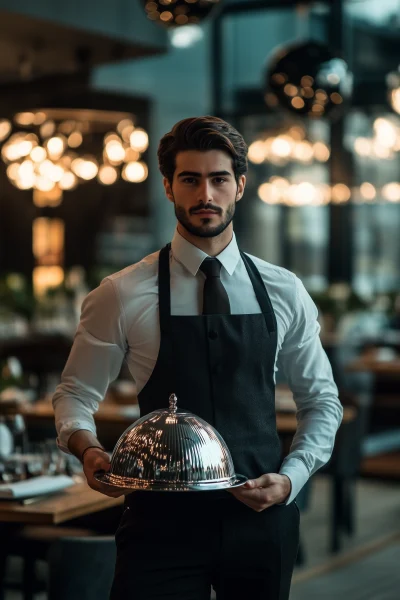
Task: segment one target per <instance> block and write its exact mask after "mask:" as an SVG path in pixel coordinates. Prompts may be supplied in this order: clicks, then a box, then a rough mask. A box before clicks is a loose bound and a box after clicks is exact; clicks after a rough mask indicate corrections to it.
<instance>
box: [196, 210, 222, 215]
mask: <svg viewBox="0 0 400 600" xmlns="http://www.w3.org/2000/svg"><path fill="white" fill-rule="evenodd" d="M193 214H194V215H217V214H218V213H217V212H215V210H197V211H196V212H194V213H193Z"/></svg>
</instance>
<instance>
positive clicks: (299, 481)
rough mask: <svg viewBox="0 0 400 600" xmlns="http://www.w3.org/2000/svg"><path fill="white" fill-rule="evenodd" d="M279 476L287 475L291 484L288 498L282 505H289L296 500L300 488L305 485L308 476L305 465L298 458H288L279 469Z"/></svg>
mask: <svg viewBox="0 0 400 600" xmlns="http://www.w3.org/2000/svg"><path fill="white" fill-rule="evenodd" d="M279 474H280V475H287V477H289V479H290V481H291V483H292V490H291V492H290V495H289V497H288V498H287V500H285V502H282V504H290V503H291V502H293V500H294V499H295V498H296V496H297V494H298V493H299V492H300V490H301V488H302V487H303V486H304V485H305V484H306V483H307V481H308V479H309V477H310V474H309V472H308V469H307V467H306V465H305V464H304V463H303V461H302V460H300V459H299V458H288V460H287V461H285V462H284V463H283V464H282V466H281V468H280V469H279Z"/></svg>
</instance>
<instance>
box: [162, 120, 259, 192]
mask: <svg viewBox="0 0 400 600" xmlns="http://www.w3.org/2000/svg"><path fill="white" fill-rule="evenodd" d="M185 150H200V151H203V152H206V151H207V150H222V151H224V152H226V153H227V154H229V155H230V156H231V158H232V163H233V172H234V174H235V179H236V181H238V179H239V177H240V175H245V174H246V173H247V151H248V150H247V144H246V142H245V141H244V139H243V137H242V136H241V135H240V133H239V132H238V131H236V129H235V128H234V127H232V125H230V124H229V123H227V122H226V121H223V120H222V119H219V118H218V117H210V116H206V117H190V118H189V119H183V121H179V123H176V125H174V126H173V128H172V129H171V131H170V132H169V133H166V134H165V135H164V136H163V137H162V138H161V140H160V143H159V146H158V165H159V168H160V171H161V173H162V175H163V176H164V177H166V178H167V179H168V181H169V182H170V183H172V179H173V177H174V173H175V169H176V160H175V159H176V155H177V154H178V152H184V151H185Z"/></svg>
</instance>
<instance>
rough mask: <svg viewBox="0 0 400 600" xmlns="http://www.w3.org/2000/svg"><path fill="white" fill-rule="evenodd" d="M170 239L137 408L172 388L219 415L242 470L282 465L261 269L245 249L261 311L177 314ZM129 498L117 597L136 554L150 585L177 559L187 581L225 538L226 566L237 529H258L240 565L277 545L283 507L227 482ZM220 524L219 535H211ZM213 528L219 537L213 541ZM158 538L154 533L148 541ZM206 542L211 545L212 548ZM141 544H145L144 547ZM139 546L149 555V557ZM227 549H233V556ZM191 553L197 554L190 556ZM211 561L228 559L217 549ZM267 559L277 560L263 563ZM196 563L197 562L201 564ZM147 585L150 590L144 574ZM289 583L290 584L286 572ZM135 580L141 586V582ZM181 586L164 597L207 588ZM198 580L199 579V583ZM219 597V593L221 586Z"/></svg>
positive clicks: (273, 330) (165, 396)
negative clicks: (151, 360) (256, 506)
mask: <svg viewBox="0 0 400 600" xmlns="http://www.w3.org/2000/svg"><path fill="white" fill-rule="evenodd" d="M170 248H171V245H170V244H168V245H167V246H166V247H165V248H163V249H162V250H161V251H160V255H159V280H158V289H159V320H160V332H161V339H160V349H159V354H158V358H157V362H156V365H155V368H154V370H153V373H152V375H151V377H150V379H149V380H148V382H147V383H146V385H145V386H144V388H143V389H142V391H141V392H140V394H139V396H138V400H139V405H140V414H141V416H143V415H145V414H148V413H150V412H151V411H153V410H156V409H165V408H167V407H168V400H169V396H170V394H171V393H175V394H176V396H177V398H178V409H179V410H184V409H186V410H188V411H191V412H193V413H194V414H196V415H198V416H199V417H201V418H202V419H204V420H205V421H207V422H208V423H210V424H211V425H213V426H214V427H215V428H216V429H217V431H218V432H219V433H220V434H221V435H222V437H223V439H224V440H225V442H226V443H227V445H228V448H229V450H230V452H231V455H232V459H233V464H234V467H235V471H236V473H240V474H242V475H245V476H247V477H248V478H258V477H260V476H261V475H262V474H264V473H277V472H278V471H279V467H280V464H281V448H280V440H279V437H278V433H277V429H276V415H275V384H274V365H275V354H276V349H277V324H276V318H275V313H274V310H273V307H272V304H271V301H270V298H269V296H268V292H267V290H266V288H265V286H264V283H263V281H262V279H261V276H260V273H259V272H258V270H257V268H256V267H255V265H254V263H253V262H252V261H251V260H250V258H249V257H248V256H247V255H245V254H244V253H241V258H242V260H243V262H244V264H245V266H246V269H247V272H248V274H249V277H250V280H251V283H252V285H253V288H254V292H255V295H256V298H257V300H258V303H259V305H260V309H261V312H260V313H258V314H236V315H235V314H234V315H198V316H197V315H196V316H172V315H171V292H170ZM224 500H226V501H224ZM239 505H240V506H239ZM126 507H127V510H126V511H125V515H124V517H123V519H122V524H121V526H120V528H119V530H118V532H117V536H116V539H117V548H118V559H117V568H116V576H115V580H114V587H113V592H114V593H113V595H112V598H113V599H114V598H115V599H118V600H120V599H121V600H122V598H124V599H125V598H128V597H129V598H130V596H129V594H128V593H127V592H124V591H123V590H127V589H128V588H129V583H128V581H129V573H128V570H129V565H130V564H132V563H134V564H135V565H136V568H138V564H139V563H140V564H141V565H142V567H141V572H142V578H141V580H142V581H145V580H146V581H147V584H146V585H148V584H149V582H152V583H154V581H156V580H157V576H158V574H160V573H161V571H162V567H164V568H165V569H166V572H167V573H168V574H169V575H167V576H166V580H169V577H170V574H171V573H173V572H179V569H182V568H183V567H182V564H181V563H179V567H178V566H177V563H176V562H174V561H175V560H179V561H182V560H183V561H184V563H185V565H186V567H185V568H183V570H184V574H182V573H181V575H179V576H177V581H178V585H181V584H182V585H184V583H183V582H185V581H189V579H190V578H189V576H188V575H187V572H186V571H185V569H189V570H190V568H192V567H193V564H194V566H195V567H196V564H197V563H196V561H197V562H199V563H201V562H202V560H203V558H202V557H203V556H204V555H209V554H210V552H211V554H212V553H213V552H214V551H215V549H216V548H219V549H220V550H221V549H222V548H225V549H224V550H223V552H222V554H223V556H224V557H225V558H223V559H222V561H224V560H226V566H227V568H228V569H229V568H230V565H232V564H234V562H235V559H236V556H237V552H236V550H234V548H235V547H236V544H239V545H243V544H242V543H241V541H240V538H242V539H243V535H244V536H248V535H249V532H250V531H251V530H252V531H253V533H252V534H251V535H252V537H251V544H248V545H249V546H250V545H251V546H252V547H253V552H250V553H249V552H247V553H246V557H245V558H244V562H246V561H248V564H246V565H245V566H244V567H243V568H244V569H245V570H246V572H247V573H251V569H252V568H253V566H254V564H255V563H257V561H259V558H258V557H260V556H261V557H262V556H263V555H266V546H270V547H275V548H276V538H277V537H278V538H279V536H280V533H279V531H277V528H278V525H277V523H278V521H279V518H277V515H276V511H278V512H279V509H280V508H282V507H271V509H268V510H267V511H264V512H263V513H256V512H255V511H253V510H252V509H249V507H247V506H245V505H244V504H242V503H241V502H239V501H238V500H236V499H235V498H234V497H233V496H232V495H231V494H229V493H228V492H226V491H222V492H221V491H217V492H213V491H211V492H197V493H196V492H192V493H190V492H189V493H188V492H175V493H174V492H144V491H143V492H134V493H133V494H130V495H129V496H127V498H126ZM221 507H222V508H221ZM283 508H285V509H286V507H283ZM273 509H274V510H275V512H274V510H273ZM290 510H291V511H292V510H293V509H292V508H291V509H290ZM268 511H269V512H268ZM294 511H295V512H294V513H291V514H292V518H291V519H289V521H290V524H288V527H289V526H290V528H291V529H290V531H292V530H293V526H294V528H295V529H296V528H298V511H297V508H296V509H294ZM280 512H282V511H280ZM267 513H268V514H267ZM285 514H286V513H285ZM193 515H196V522H197V525H196V530H192V528H191V527H189V528H187V531H186V533H185V536H184V537H183V538H182V536H181V537H179V538H178V539H182V540H183V542H182V543H186V545H184V546H182V543H181V542H179V544H180V545H179V544H178V542H177V538H175V537H174V531H175V530H173V531H171V530H170V528H169V526H170V523H169V521H170V518H171V517H172V518H173V519H174V518H176V519H178V521H179V520H180V521H179V522H180V523H182V522H183V523H185V521H188V522H189V523H190V522H191V521H192V519H193ZM259 515H264V516H263V517H260V516H259ZM221 519H222V520H221ZM229 519H230V520H229ZM262 521H264V522H265V523H267V521H268V524H265V525H261V523H262ZM286 521H287V518H286ZM293 521H295V523H294V522H293ZM228 523H230V524H228ZM260 525H261V526H260ZM197 527H199V528H200V530H202V531H203V532H204V536H203V541H204V544H205V546H204V547H203V551H200V548H202V541H199V536H198V535H197V534H196V531H197ZM241 528H242V530H241ZM164 529H165V531H164ZM179 529H180V526H179V527H178V530H179ZM267 529H268V530H271V529H273V530H274V532H273V537H274V541H273V543H269V541H270V540H269V538H268V536H270V537H271V534H270V533H268V532H267ZM241 531H242V533H243V535H242V533H240V532H241ZM293 531H294V530H293ZM206 532H207V533H206ZM224 532H225V533H224ZM232 532H233V533H232ZM217 534H218V536H219V537H218V539H217V538H215V539H214V536H215V535H217ZM191 535H193V539H192V538H191ZM232 535H233V536H234V537H233V538H232ZM283 535H284V537H285V539H287V538H288V537H290V536H288V534H287V531H285V532H284V534H283ZM235 536H236V537H235ZM266 536H267V537H266ZM211 538H213V539H214V541H213V542H211ZM222 538H224V542H223V541H222ZM294 538H296V535H294ZM152 539H153V540H154V541H153V542H152V541H150V540H152ZM133 540H134V541H133ZM176 544H178V545H176ZM296 544H297V538H296V540H294V546H293V545H292V546H293V547H294V550H293V552H292V551H291V552H290V553H289V554H290V556H289V557H288V561H289V563H290V564H289V568H287V567H281V566H279V568H274V569H272V570H273V571H274V577H275V578H277V584H276V586H277V587H276V589H277V590H278V589H280V588H281V583H280V581H281V579H282V574H281V571H282V569H283V570H286V571H288V573H289V575H288V577H289V579H288V577H286V579H287V581H289V582H290V576H291V571H292V568H293V563H294V558H295V554H296V551H297V546H296ZM209 546H211V547H212V548H213V549H212V550H210V549H209ZM138 548H141V551H140V552H139V551H138V550H137V549H138ZM144 549H146V550H144ZM142 551H144V552H145V555H146V559H143V560H142V558H143V557H142ZM231 552H233V554H234V556H230V553H231ZM279 553H281V554H282V552H281V549H280V550H279V549H278V554H279ZM192 554H193V557H192V558H193V560H192V562H190V561H191V558H190V556H191V555H192ZM128 555H129V556H128ZM147 555H148V556H147ZM189 555H190V556H189ZM254 556H255V558H252V557H254ZM210 560H211V559H210ZM274 560H275V558H274ZM158 561H159V562H158ZM170 561H172V562H170ZM185 561H186V562H185ZM187 561H189V563H190V565H191V566H190V567H189V563H188V562H187ZM192 563H193V564H192ZM213 564H219V565H221V564H222V563H221V559H220V558H218V557H217V556H216V555H215V559H214V558H213ZM269 564H271V561H269ZM280 564H281V563H279V565H280ZM167 565H168V567H167ZM153 567H154V569H153ZM210 568H211V567H210ZM213 568H214V567H213ZM215 568H217V567H215ZM260 568H261V569H262V568H264V567H263V566H261V567H260ZM266 568H267V569H268V568H272V567H269V566H268V565H267V566H266ZM194 570H195V571H196V572H197V570H196V568H195V569H194ZM143 573H147V575H146V576H145V575H143ZM160 577H161V575H160ZM162 577H163V578H164V575H162ZM166 580H164V579H161V580H160V586H161V590H163V589H164V587H163V586H165V585H167V584H166ZM227 580H231V576H229V577H226V578H225V579H224V580H223V581H227ZM222 585H224V583H222ZM274 585H275V584H274ZM143 586H144V587H143V590H145V584H143ZM268 586H269V587H268V593H269V595H270V596H269V597H271V598H273V597H275V596H274V592H272V591H271V590H272V588H271V587H270V584H268ZM285 586H286V588H287V587H288V583H287V582H286V584H285ZM286 588H285V589H286ZM134 589H135V591H136V593H137V594H139V590H138V587H137V585H135V586H134ZM157 589H158V588H157ZM179 589H180V590H181V591H180V592H179V593H178V592H176V594H177V595H176V596H175V595H174V593H175V591H171V590H170V591H169V592H166V594H167V595H166V596H165V597H168V598H170V597H171V598H175V597H176V598H181V597H182V599H184V600H189V599H190V598H192V597H193V598H194V599H195V600H197V599H198V598H203V596H201V595H193V596H192V593H191V592H190V590H189V588H188V589H183V588H179ZM196 589H200V587H199V585H197V584H196ZM257 589H260V588H257ZM274 589H275V588H274ZM173 590H175V588H173ZM260 591H262V590H261V589H260ZM147 593H149V595H146V594H147ZM161 593H163V592H161ZM198 593H200V592H198ZM141 594H142V595H140V594H139V595H138V598H139V597H140V598H142V597H143V598H146V599H147V598H153V597H154V598H158V597H160V598H161V597H163V596H162V595H161V596H159V595H157V594H158V592H157V594H155V595H154V596H153V595H151V593H150V592H145V591H142V592H141ZM277 594H278V596H279V598H284V597H285V595H284V594H283V595H282V590H281V591H280V592H279V593H278V592H277ZM279 594H280V595H279ZM230 596H232V590H231V591H230V592H229V594H228V593H227V597H230ZM278 596H276V597H278ZM204 597H205V598H206V597H207V594H206V595H205V596H204ZM219 597H223V596H222V594H221V595H220V596H219ZM224 597H225V596H224ZM232 597H233V596H232ZM261 597H263V596H261ZM133 598H135V599H136V596H134V595H133V594H132V600H133Z"/></svg>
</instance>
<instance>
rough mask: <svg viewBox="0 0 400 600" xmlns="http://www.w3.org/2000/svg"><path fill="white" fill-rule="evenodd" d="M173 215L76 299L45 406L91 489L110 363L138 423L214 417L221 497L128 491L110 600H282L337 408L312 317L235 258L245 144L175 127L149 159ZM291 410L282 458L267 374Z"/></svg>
mask: <svg viewBox="0 0 400 600" xmlns="http://www.w3.org/2000/svg"><path fill="white" fill-rule="evenodd" d="M158 157H159V165H160V170H161V173H162V175H163V176H164V186H165V192H166V195H167V198H168V199H169V200H170V201H171V202H172V203H173V205H174V208H175V214H176V217H177V220H178V224H177V229H176V232H175V235H174V238H173V240H172V243H171V244H170V245H167V246H166V247H165V248H164V249H162V250H161V251H160V252H156V253H154V254H152V255H150V256H147V257H146V258H144V259H143V260H142V261H140V262H139V263H137V264H135V265H132V266H130V267H127V268H126V269H124V270H123V271H120V272H119V273H116V274H114V275H111V276H110V277H107V278H106V279H105V280H104V281H103V282H102V283H101V285H100V286H99V287H98V288H97V289H95V290H94V291H92V292H91V293H90V294H89V295H88V296H87V298H86V299H85V301H84V304H83V307H82V317H81V323H80V325H79V328H78V331H77V334H76V337H75V341H74V345H73V348H72V351H71V355H70V358H69V360H68V362H67V365H66V368H65V370H64V373H63V377H62V382H61V384H60V385H59V387H58V388H57V390H56V393H55V395H54V399H53V404H54V409H55V415H56V424H57V431H58V442H59V445H60V447H61V448H63V449H64V450H65V451H69V452H72V453H73V454H75V455H76V456H78V457H80V458H81V460H82V462H83V468H84V472H85V475H86V477H87V480H88V483H89V485H90V486H91V487H92V488H94V489H96V490H98V491H99V492H102V493H105V494H109V495H120V494H121V492H120V491H119V490H115V491H114V490H113V489H111V490H110V488H109V487H106V486H104V485H101V484H100V483H98V482H97V481H96V480H95V479H94V477H93V475H94V473H95V472H96V471H97V470H108V469H109V458H108V455H107V454H106V453H105V452H104V451H103V450H102V448H101V445H100V443H99V441H98V440H97V438H96V430H95V426H94V422H93V413H94V412H95V411H96V410H97V408H98V403H99V402H100V401H101V400H102V399H103V397H104V395H105V393H106V390H107V386H108V384H109V383H110V381H111V380H113V379H115V377H117V375H118V373H119V370H120V366H121V363H122V361H123V360H124V359H125V360H126V361H127V363H128V366H129V369H130V372H131V373H132V376H133V378H134V380H135V381H136V385H137V389H138V399H139V404H140V409H141V414H142V415H144V414H147V413H149V412H151V411H152V410H155V409H158V408H166V407H167V406H168V397H169V395H170V393H171V392H175V393H176V395H177V397H178V403H179V407H180V408H184V409H187V410H190V411H192V412H194V413H195V414H197V415H199V416H200V417H202V418H204V419H205V420H206V421H208V422H209V423H211V424H212V425H213V426H214V427H216V429H217V430H218V431H219V432H220V433H221V435H222V437H223V438H224V439H225V441H226V443H227V445H228V447H229V449H230V451H231V454H232V458H233V462H234V465H235V469H236V472H238V473H242V474H244V475H246V476H247V477H248V478H249V482H248V483H246V484H245V485H244V486H243V487H239V488H235V489H232V490H230V492H222V493H221V492H218V493H214V492H208V493H155V492H134V493H132V494H130V495H128V496H127V498H126V502H125V506H126V509H125V511H124V515H123V517H122V520H121V524H120V526H119V528H118V531H117V534H116V541H117V550H118V558H117V565H116V572H115V579H114V584H113V589H112V593H111V598H112V599H113V600H123V599H124V600H125V599H129V598H131V599H132V600H155V599H156V598H157V599H164V598H165V599H167V598H168V599H170V600H206V599H209V598H210V589H211V585H212V586H213V587H214V588H215V590H216V593H217V598H218V600H236V599H239V598H240V599H243V600H245V599H247V598H248V599H253V598H260V599H263V600H278V599H279V600H285V599H286V600H287V598H288V597H289V589H290V581H291V576H292V572H293V567H294V563H295V559H296V553H297V547H298V534H299V531H298V530H299V512H298V509H297V506H296V503H295V502H294V499H295V497H296V496H297V494H298V492H299V491H300V489H301V488H302V487H303V485H304V484H305V483H306V481H307V479H308V478H309V476H310V475H311V474H312V473H314V472H315V471H316V470H317V469H318V468H319V467H321V466H322V465H323V464H324V463H325V462H326V461H327V460H328V459H329V457H330V455H331V452H332V448H333V444H334V438H335V434H336V431H337V428H338V426H339V424H340V422H341V418H342V407H341V405H340V402H339V400H338V397H337V389H336V386H335V384H334V382H333V379H332V372H331V368H330V365H329V362H328V360H327V357H326V355H325V353H324V351H323V349H322V347H321V344H320V340H319V335H318V334H319V326H318V322H317V310H316V308H315V305H314V304H313V302H312V300H311V298H310V297H309V295H308V294H307V292H306V290H305V288H304V286H303V285H302V284H301V282H300V281H299V279H297V277H296V276H295V275H293V274H292V273H290V272H289V271H287V270H285V269H283V268H280V267H276V266H274V265H271V264H269V263H267V262H264V261H263V260H260V259H258V258H255V257H253V256H252V257H250V256H249V255H247V254H244V253H241V252H240V251H239V249H238V247H237V244H236V239H235V236H234V233H233V225H232V219H233V216H234V214H235V207H236V203H237V202H239V200H241V199H242V197H243V193H244V189H245V184H246V172H247V146H246V144H245V142H244V140H243V138H242V136H241V135H240V134H239V133H238V132H237V131H236V130H235V129H234V128H233V127H232V126H230V125H229V124H228V123H226V122H224V121H222V120H220V119H217V118H215V117H200V118H190V119H185V120H183V121H181V122H179V123H177V124H176V125H175V126H174V128H173V129H172V131H171V132H170V133H168V134H166V135H165V136H164V137H163V138H162V140H161V142H160V145H159V149H158ZM278 368H279V369H282V370H283V372H284V373H285V375H286V377H287V380H288V382H289V385H290V387H291V389H292V391H293V394H294V399H295V401H296V404H297V408H298V411H297V416H298V428H297V432H296V435H295V437H294V440H293V444H292V447H291V451H290V454H289V455H288V456H287V457H286V459H285V460H284V461H283V463H282V461H281V456H280V445H279V438H278V435H277V431H276V422H275V402H274V386H275V383H274V382H275V371H276V370H277V369H278Z"/></svg>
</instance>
